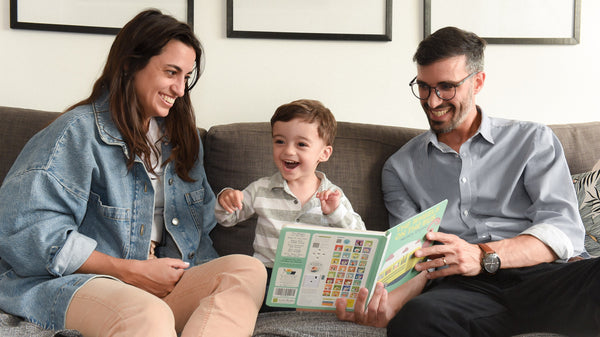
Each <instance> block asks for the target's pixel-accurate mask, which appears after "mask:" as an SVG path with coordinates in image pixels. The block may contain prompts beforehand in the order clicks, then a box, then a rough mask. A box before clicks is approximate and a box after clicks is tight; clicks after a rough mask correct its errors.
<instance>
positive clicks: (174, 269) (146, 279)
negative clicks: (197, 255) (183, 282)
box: [121, 258, 189, 298]
mask: <svg viewBox="0 0 600 337" xmlns="http://www.w3.org/2000/svg"><path fill="white" fill-rule="evenodd" d="M125 261H127V264H130V268H128V270H127V272H125V273H124V276H123V278H122V279H121V280H122V281H124V282H126V283H129V284H131V285H134V286H136V287H138V288H140V289H143V290H146V291H147V292H149V293H151V294H153V295H156V296H158V297H161V298H162V297H165V296H167V295H168V294H169V293H171V291H173V288H175V285H176V284H177V282H179V279H180V278H181V276H182V275H183V273H184V269H186V268H187V267H189V263H187V262H183V261H182V260H178V259H171V258H160V259H152V260H144V261H141V260H125Z"/></svg>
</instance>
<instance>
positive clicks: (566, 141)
mask: <svg viewBox="0 0 600 337" xmlns="http://www.w3.org/2000/svg"><path fill="white" fill-rule="evenodd" d="M551 128H552V129H553V130H554V132H555V133H556V135H557V137H558V138H559V139H560V141H561V142H562V144H563V146H564V148H565V152H566V158H567V161H568V163H569V166H570V168H571V171H572V173H580V172H584V171H586V170H590V169H591V168H592V167H593V166H594V164H595V163H596V161H597V160H598V159H600V122H592V123H582V124H564V125H552V126H551ZM422 132H424V130H420V129H411V128H403V127H394V126H384V125H370V124H359V123H347V122H338V133H337V136H336V138H335V142H334V144H333V155H332V156H331V158H330V159H329V161H327V162H325V163H322V164H321V165H319V170H321V171H323V172H325V174H326V175H327V177H328V178H330V180H331V181H332V182H333V183H334V184H336V185H338V186H340V187H341V188H342V190H343V191H344V193H345V194H346V196H347V197H348V199H349V200H350V202H351V203H352V206H353V208H354V210H355V211H356V212H358V213H359V214H360V215H361V216H362V218H363V220H364V221H365V224H366V225H367V228H369V229H372V230H380V231H381V230H386V229H387V228H388V219H387V217H388V216H387V211H386V209H385V206H384V204H383V196H382V193H381V168H382V166H383V164H384V162H385V160H386V159H387V158H388V157H389V156H390V155H391V154H392V153H394V152H395V151H396V150H397V149H399V148H400V147H401V146H402V145H404V144H405V143H406V142H407V141H408V140H410V139H411V138H412V137H414V136H416V135H418V134H420V133H422ZM204 147H205V154H204V164H205V167H206V172H207V175H208V180H209V182H210V184H211V186H212V188H213V190H214V191H215V193H218V192H219V191H220V190H221V189H222V188H224V187H232V188H235V189H240V190H241V189H244V188H245V187H246V186H247V185H248V184H249V183H250V182H252V181H254V180H256V179H258V178H260V177H264V176H268V175H271V174H273V173H274V172H275V171H276V167H275V165H274V164H273V158H272V152H271V127H270V124H269V123H267V122H264V123H236V124H227V125H218V126H213V127H211V128H210V129H209V130H208V133H207V135H206V139H205V140H204ZM255 224H256V219H250V220H247V221H245V222H244V223H242V224H238V225H237V226H235V227H230V228H225V227H221V226H217V228H216V229H215V230H214V231H213V233H212V237H213V241H214V244H215V247H216V249H217V251H219V252H220V253H222V254H230V253H246V254H251V253H252V247H251V242H252V238H253V237H254V227H255Z"/></svg>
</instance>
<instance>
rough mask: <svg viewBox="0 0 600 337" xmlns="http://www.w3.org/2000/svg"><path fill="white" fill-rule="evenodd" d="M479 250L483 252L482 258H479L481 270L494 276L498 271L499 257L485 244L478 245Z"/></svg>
mask: <svg viewBox="0 0 600 337" xmlns="http://www.w3.org/2000/svg"><path fill="white" fill-rule="evenodd" d="M478 245H479V248H481V250H482V251H483V257H482V258H481V269H482V270H483V271H484V272H485V273H486V274H489V275H493V274H496V272H497V271H498V269H500V256H498V254H496V252H495V251H494V250H493V249H492V248H490V246H488V245H486V244H485V243H479V244H478Z"/></svg>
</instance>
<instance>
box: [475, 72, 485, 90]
mask: <svg viewBox="0 0 600 337" xmlns="http://www.w3.org/2000/svg"><path fill="white" fill-rule="evenodd" d="M474 80H475V86H474V88H473V89H475V90H474V93H475V95H477V94H478V93H479V92H480V91H481V89H483V83H484V82H485V73H484V72H483V71H480V72H479V73H477V74H476V75H475V79H474Z"/></svg>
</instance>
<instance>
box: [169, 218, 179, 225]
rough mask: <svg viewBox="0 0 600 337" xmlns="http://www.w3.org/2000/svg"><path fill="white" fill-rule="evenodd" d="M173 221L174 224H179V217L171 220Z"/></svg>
mask: <svg viewBox="0 0 600 337" xmlns="http://www.w3.org/2000/svg"><path fill="white" fill-rule="evenodd" d="M171 223H172V224H173V226H177V225H179V219H177V218H173V220H171Z"/></svg>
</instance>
